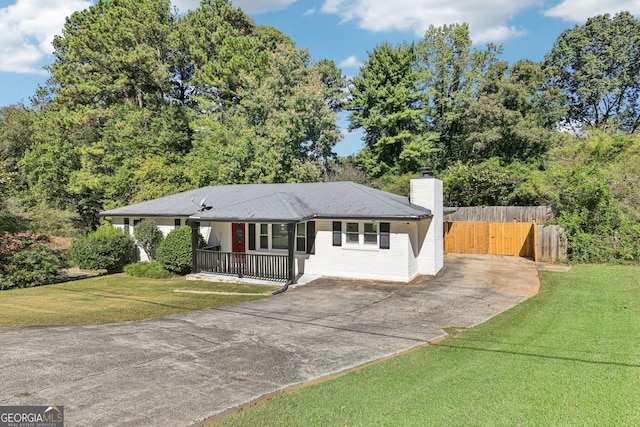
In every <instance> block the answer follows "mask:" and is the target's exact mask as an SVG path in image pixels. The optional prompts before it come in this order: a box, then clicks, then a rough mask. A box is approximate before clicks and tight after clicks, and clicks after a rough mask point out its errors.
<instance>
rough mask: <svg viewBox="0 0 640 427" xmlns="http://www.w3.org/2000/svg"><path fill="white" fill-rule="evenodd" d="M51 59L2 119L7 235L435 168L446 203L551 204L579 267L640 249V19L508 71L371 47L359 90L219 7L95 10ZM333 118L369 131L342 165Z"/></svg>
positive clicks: (67, 31)
mask: <svg viewBox="0 0 640 427" xmlns="http://www.w3.org/2000/svg"><path fill="white" fill-rule="evenodd" d="M53 45H54V56H55V60H54V61H53V63H52V64H51V66H49V67H48V71H49V76H50V77H49V80H48V81H47V83H46V84H45V85H44V86H43V87H41V88H39V90H38V91H37V93H36V94H34V96H33V98H32V103H31V105H29V106H26V105H12V106H7V107H4V108H2V109H1V110H0V203H3V204H4V207H5V209H4V212H5V215H4V216H3V217H2V218H1V219H0V227H1V228H2V229H4V230H12V229H16V227H18V224H19V223H21V221H20V220H17V219H16V218H22V219H23V220H24V219H25V218H26V219H27V220H28V222H27V223H28V224H30V225H29V227H31V228H33V231H41V232H45V233H57V234H60V233H62V234H71V235H73V234H77V233H82V232H87V231H90V230H93V229H95V227H96V225H97V218H96V213H97V212H99V211H101V210H103V209H109V208H112V207H116V206H122V205H125V204H129V203H134V202H139V201H143V200H149V199H152V198H155V197H159V196H163V195H167V194H172V193H176V192H179V191H183V190H188V189H192V188H197V187H202V186H206V185H216V184H229V183H256V182H304V181H321V180H338V179H351V180H358V181H360V182H365V183H368V184H370V185H373V186H376V187H378V188H381V189H384V190H387V191H393V192H396V193H399V194H405V193H406V192H407V190H408V180H409V179H410V178H411V177H412V176H415V174H416V173H418V172H419V171H421V170H422V169H423V168H424V167H427V166H428V167H431V168H433V169H434V170H435V171H436V173H437V174H438V175H439V176H440V177H442V178H443V180H444V182H445V198H446V201H445V202H446V204H448V205H449V206H464V205H538V204H549V205H551V206H553V207H554V209H555V211H556V213H557V221H558V222H559V223H561V224H562V225H564V226H565V227H567V228H568V229H569V236H570V239H571V240H570V244H571V250H572V256H573V258H574V259H577V260H583V261H593V260H598V259H608V260H613V259H625V260H637V259H638V257H639V255H640V254H639V251H640V249H638V246H639V245H638V240H637V238H638V236H640V226H639V223H640V221H639V220H640V209H639V206H640V205H639V202H640V192H639V191H638V185H637V183H638V177H639V176H640V175H639V173H640V170H638V169H639V166H638V163H639V162H638V154H639V153H638V138H637V129H638V126H639V125H640V105H639V100H638V97H639V96H640V78H639V76H640V69H639V67H640V22H639V21H638V20H636V19H635V18H634V17H633V16H632V15H631V14H629V13H628V12H620V13H618V14H616V15H615V16H610V15H601V16H596V17H593V18H590V19H588V20H587V22H586V23H585V24H583V25H577V26H575V27H574V28H570V29H567V30H565V31H564V32H563V33H562V34H561V35H560V36H559V38H558V39H557V40H556V42H555V44H554V46H553V47H552V49H551V51H550V52H549V53H548V54H547V55H546V56H545V59H544V60H543V61H541V62H535V61H531V60H526V59H525V60H521V61H518V62H516V63H515V64H509V63H508V62H506V61H504V60H501V59H500V55H501V53H502V49H501V47H500V46H498V45H493V44H488V45H486V46H484V47H481V48H476V47H473V42H472V40H471V38H470V35H469V28H468V25H466V24H451V25H445V26H442V27H434V26H432V27H430V28H429V29H428V30H427V31H426V33H425V35H424V37H423V38H421V39H420V40H417V41H415V42H411V43H408V42H407V43H402V44H399V45H396V46H393V45H391V44H388V43H384V44H381V45H379V46H376V47H374V48H373V49H372V50H371V51H370V52H369V53H368V58H367V60H366V61H365V62H364V64H363V66H362V67H361V69H360V71H359V74H358V75H357V76H355V77H353V78H351V79H348V78H347V77H346V76H344V75H343V73H342V71H341V70H339V69H338V67H336V65H335V64H334V63H333V62H332V61H330V60H324V59H323V60H318V61H315V60H313V59H312V58H311V56H310V54H309V52H308V51H307V50H306V49H301V48H299V47H297V46H296V45H295V43H294V41H293V40H291V39H290V38H289V37H288V36H286V35H285V34H283V33H282V32H280V31H279V30H277V29H275V28H272V27H265V26H257V25H255V23H253V21H252V20H251V19H250V18H249V17H248V16H247V15H246V14H245V13H244V12H243V11H242V10H241V9H238V8H235V7H234V6H233V5H232V3H231V2H230V1H229V0H202V1H201V3H200V6H199V7H198V8H197V9H196V10H192V11H189V12H187V13H186V14H184V15H178V14H177V13H176V12H175V11H174V10H172V8H171V5H170V2H169V0H100V1H98V2H97V3H96V4H95V5H93V6H91V7H89V8H88V9H86V10H83V11H79V12H75V13H74V14H73V15H71V16H70V17H68V18H67V20H66V22H65V25H64V27H63V29H62V33H61V35H59V36H57V37H56V38H55V39H54V43H53ZM341 111H345V112H347V113H348V120H349V128H350V129H351V130H355V129H361V130H363V134H364V137H363V142H364V148H363V149H362V150H361V151H360V152H358V153H357V154H354V155H352V156H349V157H347V158H339V157H338V156H336V155H335V153H334V147H335V144H336V143H337V142H338V141H339V140H340V131H339V129H338V127H337V124H336V123H337V119H338V113H340V112H341ZM22 222H24V221H22ZM12 227H13V228H12ZM18 228H19V227H18ZM593 247H597V248H598V249H597V250H595V249H589V248H593Z"/></svg>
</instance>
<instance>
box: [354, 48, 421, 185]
mask: <svg viewBox="0 0 640 427" xmlns="http://www.w3.org/2000/svg"><path fill="white" fill-rule="evenodd" d="M350 95H351V99H350V101H349V102H348V104H347V109H348V110H349V111H350V112H351V113H350V114H349V129H350V130H354V129H363V130H364V132H365V133H364V136H363V140H364V143H365V147H366V150H367V151H366V157H368V159H369V160H365V161H364V162H361V164H362V166H363V167H364V168H365V169H367V172H368V174H369V175H370V176H372V177H376V178H377V177H380V176H382V175H383V174H385V173H388V172H390V171H394V172H395V173H398V172H399V173H405V172H407V170H406V169H407V168H403V167H402V166H401V163H402V160H403V159H406V160H408V159H407V157H408V156H411V157H412V159H413V163H416V162H417V163H420V160H421V157H424V156H426V154H427V153H428V152H429V151H430V149H431V145H430V139H429V138H427V137H425V134H424V132H425V130H426V126H425V125H426V123H425V110H424V108H423V100H422V94H421V93H420V92H419V88H418V73H417V70H416V50H415V46H414V45H413V44H406V43H405V44H401V45H399V46H396V47H394V46H391V45H390V44H389V43H383V44H382V45H380V46H378V47H376V48H375V49H374V50H373V51H371V52H369V58H368V59H367V61H366V62H365V63H364V65H363V66H362V68H361V69H360V74H359V75H358V76H356V77H354V78H353V79H352V80H351V87H350ZM416 157H417V158H416ZM409 163H410V162H409ZM415 167H418V166H417V165H415V164H411V165H410V166H409V169H411V168H415Z"/></svg>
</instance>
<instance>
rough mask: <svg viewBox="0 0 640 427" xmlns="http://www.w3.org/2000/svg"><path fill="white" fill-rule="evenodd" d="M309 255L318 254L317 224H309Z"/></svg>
mask: <svg viewBox="0 0 640 427" xmlns="http://www.w3.org/2000/svg"><path fill="white" fill-rule="evenodd" d="M307 253H308V254H315V253H316V222H315V221H309V222H307Z"/></svg>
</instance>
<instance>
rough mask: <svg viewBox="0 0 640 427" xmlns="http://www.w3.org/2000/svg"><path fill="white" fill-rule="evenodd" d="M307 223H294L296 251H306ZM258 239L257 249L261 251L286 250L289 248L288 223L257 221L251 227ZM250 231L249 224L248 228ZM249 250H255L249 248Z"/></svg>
mask: <svg viewBox="0 0 640 427" xmlns="http://www.w3.org/2000/svg"><path fill="white" fill-rule="evenodd" d="M307 224H308V223H306V222H300V223H298V224H297V225H296V231H295V233H296V235H295V248H296V252H306V251H307ZM253 229H254V231H253V233H255V234H256V238H257V241H258V249H259V250H262V251H271V250H274V251H283V250H284V251H286V250H287V249H288V248H289V234H288V225H287V224H286V223H259V224H257V227H254V228H253ZM249 232H250V233H251V226H250V228H249ZM251 250H255V247H254V249H251Z"/></svg>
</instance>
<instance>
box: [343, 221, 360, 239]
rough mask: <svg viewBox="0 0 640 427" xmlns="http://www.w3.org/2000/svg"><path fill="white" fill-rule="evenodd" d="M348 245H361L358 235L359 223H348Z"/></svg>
mask: <svg viewBox="0 0 640 427" xmlns="http://www.w3.org/2000/svg"><path fill="white" fill-rule="evenodd" d="M346 235H347V243H356V244H358V243H360V237H359V233H358V223H357V222H348V223H347V232H346Z"/></svg>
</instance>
